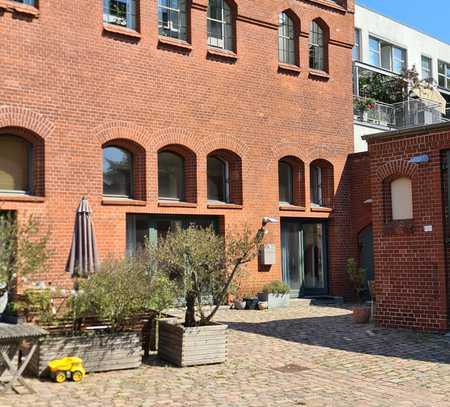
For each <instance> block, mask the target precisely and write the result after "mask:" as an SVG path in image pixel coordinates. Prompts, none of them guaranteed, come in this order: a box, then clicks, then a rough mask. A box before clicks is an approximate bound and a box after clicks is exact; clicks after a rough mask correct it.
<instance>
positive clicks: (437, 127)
mask: <svg viewBox="0 0 450 407" xmlns="http://www.w3.org/2000/svg"><path fill="white" fill-rule="evenodd" d="M446 130H448V131H450V122H443V123H436V124H427V125H426V126H417V127H410V128H407V129H401V130H393V131H383V132H381V133H374V134H367V135H365V136H362V137H361V138H362V139H363V140H364V141H367V142H371V141H374V140H382V139H387V138H396V137H403V136H413V135H426V134H431V133H436V132H439V131H446Z"/></svg>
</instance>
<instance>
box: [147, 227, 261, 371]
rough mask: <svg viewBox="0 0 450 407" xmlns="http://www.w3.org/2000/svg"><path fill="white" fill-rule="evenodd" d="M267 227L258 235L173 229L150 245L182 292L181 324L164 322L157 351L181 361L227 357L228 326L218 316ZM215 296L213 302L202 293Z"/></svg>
mask: <svg viewBox="0 0 450 407" xmlns="http://www.w3.org/2000/svg"><path fill="white" fill-rule="evenodd" d="M263 237H264V230H262V229H261V230H259V231H258V233H256V235H255V236H254V237H252V236H251V235H250V233H249V232H248V231H245V232H244V233H243V234H242V235H241V236H238V237H235V236H232V235H229V236H227V239H226V240H225V239H224V237H223V236H220V235H217V234H216V233H215V232H214V230H213V229H212V228H209V229H201V228H196V227H189V228H188V229H185V230H182V229H177V230H176V231H174V232H171V233H169V234H168V235H167V236H166V237H165V238H164V239H162V240H161V241H159V242H158V245H152V246H150V247H149V252H150V253H151V256H150V257H153V258H155V262H154V264H155V267H158V269H159V270H161V271H162V272H164V273H165V274H166V275H167V276H169V277H170V278H171V280H172V281H175V282H176V283H177V285H178V287H179V290H180V292H183V293H184V297H185V303H186V313H185V318H184V322H183V323H177V322H175V321H161V323H160V332H159V348H158V354H159V356H160V357H161V358H162V359H164V360H167V361H169V362H172V363H174V364H175V365H177V366H193V365H202V364H211V363H222V362H224V361H225V359H226V329H227V326H226V325H222V324H218V323H214V322H213V321H212V319H213V317H214V315H215V314H216V312H217V311H218V309H219V307H220V305H221V304H223V303H224V302H225V301H226V297H227V295H228V294H229V291H230V287H231V286H232V283H233V281H235V279H236V278H237V277H238V275H239V273H240V272H241V271H242V269H243V267H244V266H245V265H246V264H247V263H249V262H250V261H252V260H253V259H254V258H255V256H256V254H257V250H258V248H259V246H260V244H261V242H262V240H263ZM209 296H212V298H213V299H214V301H213V303H214V304H215V305H213V306H204V305H203V301H202V298H205V297H209Z"/></svg>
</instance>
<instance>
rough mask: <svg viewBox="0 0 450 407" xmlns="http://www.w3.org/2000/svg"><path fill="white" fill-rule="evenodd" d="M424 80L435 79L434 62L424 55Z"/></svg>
mask: <svg viewBox="0 0 450 407" xmlns="http://www.w3.org/2000/svg"><path fill="white" fill-rule="evenodd" d="M422 79H423V80H425V81H428V80H430V79H433V60H432V59H431V58H429V57H426V56H425V55H422Z"/></svg>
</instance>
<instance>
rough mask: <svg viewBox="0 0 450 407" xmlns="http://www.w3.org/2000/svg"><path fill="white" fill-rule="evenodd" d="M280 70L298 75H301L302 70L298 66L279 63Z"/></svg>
mask: <svg viewBox="0 0 450 407" xmlns="http://www.w3.org/2000/svg"><path fill="white" fill-rule="evenodd" d="M278 70H280V71H286V72H294V73H296V74H299V73H300V72H301V71H302V70H301V69H300V67H299V66H297V65H292V64H284V63H281V62H279V63H278Z"/></svg>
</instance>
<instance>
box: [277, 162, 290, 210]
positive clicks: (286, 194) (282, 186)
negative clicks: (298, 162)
mask: <svg viewBox="0 0 450 407" xmlns="http://www.w3.org/2000/svg"><path fill="white" fill-rule="evenodd" d="M278 187H279V196H280V197H279V199H280V202H281V203H287V204H292V202H293V199H294V198H293V172H292V167H291V165H290V164H289V163H287V162H286V161H280V162H279V163H278Z"/></svg>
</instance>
